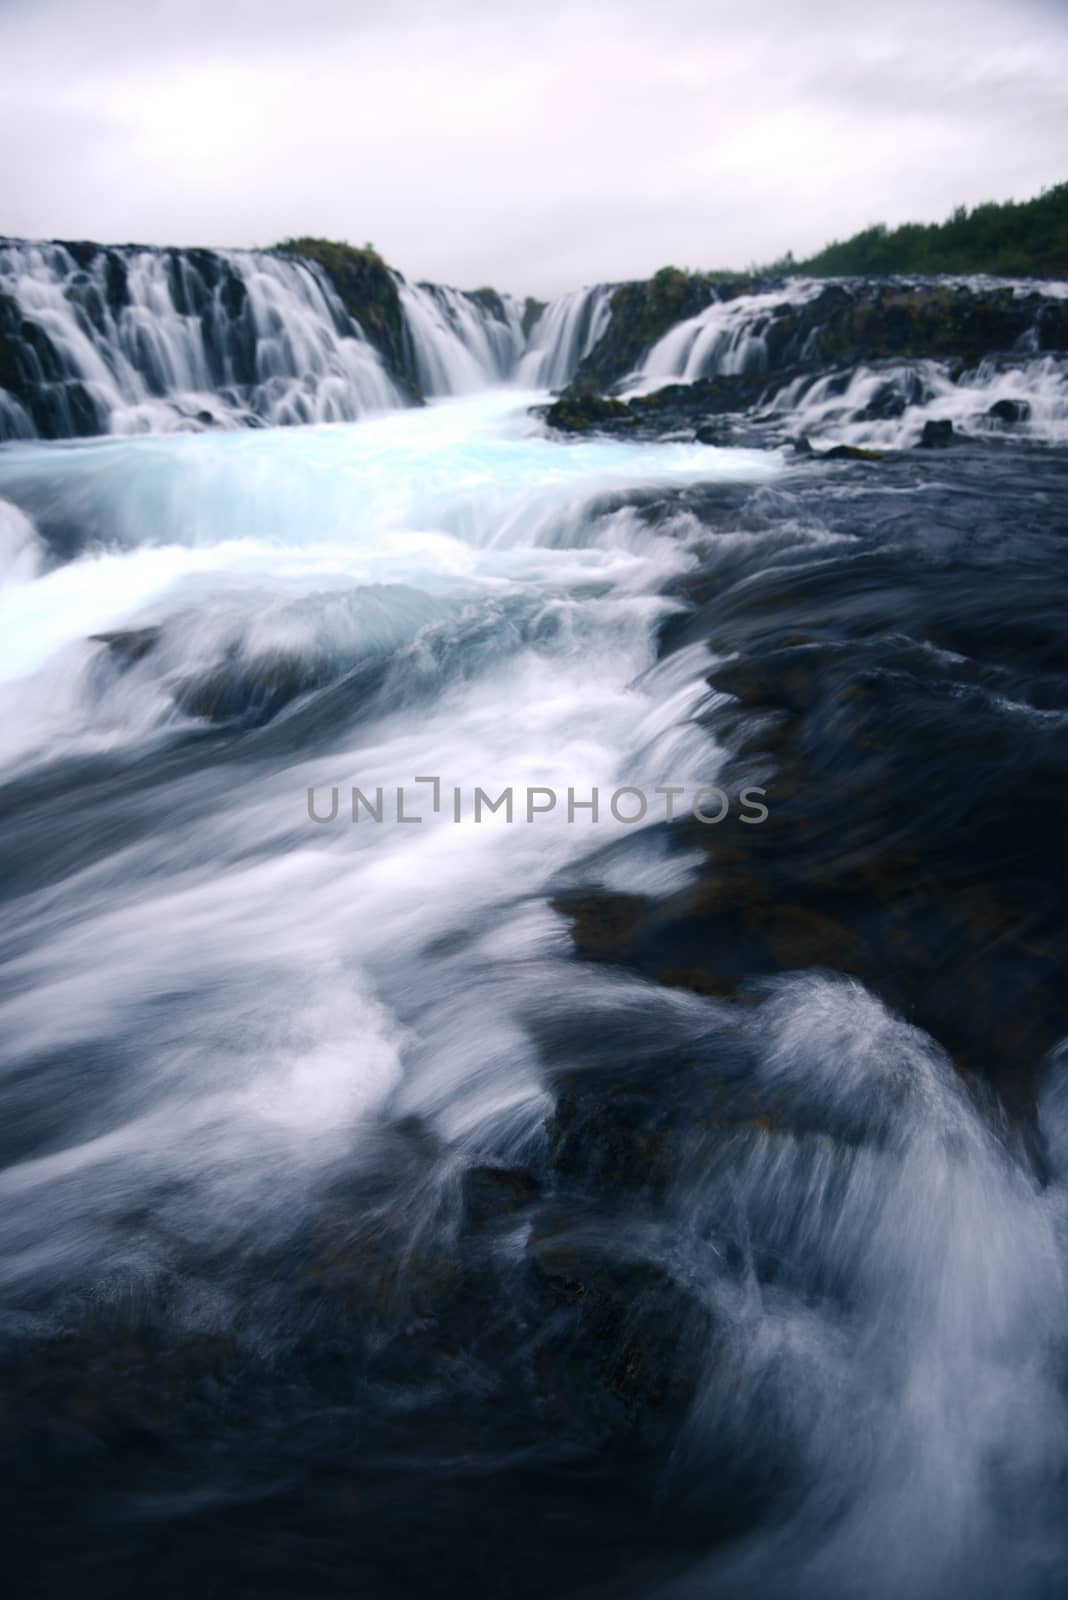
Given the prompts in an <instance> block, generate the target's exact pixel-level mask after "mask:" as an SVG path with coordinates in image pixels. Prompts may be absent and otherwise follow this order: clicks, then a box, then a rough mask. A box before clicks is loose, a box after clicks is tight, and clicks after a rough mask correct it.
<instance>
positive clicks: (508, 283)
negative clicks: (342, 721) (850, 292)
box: [0, 0, 1068, 294]
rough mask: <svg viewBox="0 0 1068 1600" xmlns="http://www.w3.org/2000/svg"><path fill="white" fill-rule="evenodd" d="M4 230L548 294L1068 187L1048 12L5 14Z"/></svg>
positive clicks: (588, 6) (1008, 7)
mask: <svg viewBox="0 0 1068 1600" xmlns="http://www.w3.org/2000/svg"><path fill="white" fill-rule="evenodd" d="M0 62H2V63H3V66H2V68H0V72H2V77H0V139H2V140H3V143H4V147H5V149H7V150H12V149H17V150H18V151H19V161H18V162H17V164H11V163H8V164H6V166H5V174H4V180H3V190H2V191H0V200H2V205H0V230H3V231H7V232H11V233H22V234H28V235H59V236H67V237H69V236H72V235H79V236H96V237H104V238H115V239H130V238H138V239H144V240H146V241H148V242H158V243H173V242H177V243H214V244H235V245H241V244H265V243H270V242H272V241H273V240H275V239H277V238H279V237H282V236H284V235H286V234H290V233H295V232H313V233H321V234H327V235H331V236H335V237H344V238H350V239H353V240H355V241H363V240H365V239H367V238H371V239H373V240H374V241H375V242H376V244H378V246H379V248H381V249H382V250H383V252H384V253H385V254H386V255H387V256H388V257H389V259H390V260H392V261H393V262H394V263H395V264H396V265H398V266H399V267H401V268H402V270H404V271H406V272H408V273H410V274H411V275H413V276H420V277H432V278H436V279H439V280H443V281H452V282H460V283H467V284H471V283H475V282H496V283H498V284H499V285H500V286H501V287H506V288H512V289H514V290H515V291H517V292H528V291H529V292H533V293H540V294H548V293H554V292H557V291H559V290H561V289H563V288H567V287H570V286H572V285H574V284H577V283H580V282H590V281H594V280H597V279H603V278H618V277H625V276H631V275H637V274H644V273H647V272H650V271H652V270H654V269H655V268H656V267H657V266H658V265H661V264H663V263H664V262H665V261H667V260H675V261H678V262H680V263H681V264H684V265H692V266H698V265H705V266H720V265H732V264H737V265H745V264H747V263H748V262H750V261H752V260H759V259H762V258H768V257H770V256H773V255H777V254H779V253H780V252H781V251H782V250H784V249H786V248H787V247H792V248H793V249H794V250H795V251H804V250H808V249H812V248H815V247H818V246H819V245H820V244H821V243H823V242H824V241H825V240H826V239H827V238H829V237H830V236H832V235H837V236H842V235H844V234H846V233H848V232H850V231H852V230H853V229H855V228H857V227H862V226H864V225H865V224H866V223H868V222H871V221H873V220H876V219H879V218H883V219H885V220H887V221H890V222H894V221H900V220H903V219H904V218H906V217H910V216H917V217H936V216H940V215H942V214H944V212H945V211H946V210H947V209H948V207H949V206H950V205H953V204H956V203H957V202H961V201H963V202H967V203H974V202H975V201H977V200H980V199H986V198H991V197H999V196H1001V197H1003V196H1006V195H1008V194H1011V193H1015V194H1017V195H1023V194H1027V193H1032V192H1034V191H1036V190H1037V189H1038V188H1039V187H1040V186H1042V185H1043V184H1047V183H1052V182H1056V181H1059V180H1060V179H1061V178H1063V177H1065V176H1068V173H1066V171H1065V156H1066V153H1068V151H1066V141H1065V133H1066V126H1065V112H1064V96H1063V87H1062V86H1063V83H1064V82H1065V81H1068V15H1066V12H1065V9H1064V8H1063V7H1061V6H1059V5H1057V4H1048V3H1046V0H1025V3H1023V4H1021V3H1020V0H999V3H996V0H944V3H943V4H942V5H941V6H938V7H932V6H930V5H929V4H926V3H924V4H920V3H919V0H896V3H894V0H888V3H887V4H885V5H883V6H882V7H881V8H880V9H879V10H878V11H877V12H874V13H870V12H861V11H859V10H858V8H857V7H856V5H855V4H848V5H847V4H845V3H844V0H814V3H812V4H810V5H808V6H807V7H799V6H798V5H796V3H794V0H791V3H789V4H788V3H786V0H765V3H764V4H755V5H753V6H750V7H749V8H745V7H740V6H738V5H737V3H736V0H730V3H708V0H663V3H662V4H661V5H660V6H659V7H657V8H656V9H655V10H654V9H653V8H651V7H649V6H647V5H646V4H644V3H641V4H639V3H637V0H616V3H613V4H607V3H602V0H585V3H583V0H577V3H575V4H571V5H565V4H562V3H561V0H543V3H540V4H536V5H532V4H530V3H529V0H523V3H519V0H498V3H496V4H494V5H486V4H485V3H483V0H478V3H475V0H437V3H433V4H431V3H429V0H394V3H393V4H391V5H388V6H385V5H381V4H375V5H367V4H360V3H356V4H352V3H342V0H301V3H298V4H293V3H292V0H284V3H283V0H258V3H256V4H252V3H247V0H230V3H223V0H215V3H212V4H209V3H206V0H187V3H185V4H182V5H178V4H172V3H157V4H154V5H153V4H146V3H144V0H142V3H140V4H138V3H137V0H129V3H122V0H33V3H29V0H15V3H12V0H8V3H6V4H4V3H0Z"/></svg>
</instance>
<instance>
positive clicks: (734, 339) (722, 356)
mask: <svg viewBox="0 0 1068 1600" xmlns="http://www.w3.org/2000/svg"><path fill="white" fill-rule="evenodd" d="M821 288H822V285H821V284H818V283H814V282H808V283H802V282H799V281H797V280H793V281H791V283H789V284H788V285H786V286H785V287H783V288H782V289H775V290H771V291H769V292H767V293H764V294H744V295H738V296H737V297H736V298H735V299H732V300H714V301H713V302H712V304H711V305H710V306H707V307H706V309H705V310H704V311H701V312H699V313H698V315H697V316H696V317H690V318H688V319H687V321H685V322H679V323H676V324H675V326H674V327H673V328H670V329H669V330H668V332H667V333H665V334H664V336H663V338H661V339H659V340H658V341H657V342H656V344H654V345H653V347H652V349H651V350H650V351H649V352H648V354H647V355H646V357H645V359H644V361H643V362H642V367H641V371H640V372H639V373H637V374H635V376H634V377H633V378H632V379H631V380H630V381H629V382H628V384H627V389H628V392H630V393H632V394H640V393H643V392H646V391H648V390H650V389H657V388H659V387H660V386H661V385H662V384H665V383H692V382H693V381H694V380H695V379H696V378H707V377H712V376H714V375H716V374H718V373H747V372H764V371H766V370H767V365H768V353H767V345H766V343H765V340H764V333H765V330H766V328H767V325H768V323H769V322H770V320H771V317H772V314H773V313H774V312H775V311H777V310H781V309H782V308H783V307H784V306H797V305H803V304H804V303H805V302H806V301H807V300H811V299H814V298H815V296H816V294H818V293H819V291H820V289H821Z"/></svg>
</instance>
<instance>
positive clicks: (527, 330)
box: [521, 294, 546, 339]
mask: <svg viewBox="0 0 1068 1600" xmlns="http://www.w3.org/2000/svg"><path fill="white" fill-rule="evenodd" d="M545 306H546V302H545V301H544V300H535V298H534V296H533V295H529V294H528V295H527V297H526V299H525V300H524V301H523V316H522V319H521V326H522V329H523V337H524V339H529V338H530V335H531V334H532V333H533V331H534V325H535V323H537V321H538V320H539V318H540V317H541V314H542V312H543V311H544V310H545Z"/></svg>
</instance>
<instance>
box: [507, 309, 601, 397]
mask: <svg viewBox="0 0 1068 1600" xmlns="http://www.w3.org/2000/svg"><path fill="white" fill-rule="evenodd" d="M611 316H612V287H611V285H609V284H603V283H602V284H596V285H595V286H594V287H593V288H592V289H576V290H575V291H574V292H573V293H571V294H565V295H561V296H560V298H559V299H557V300H552V301H550V302H549V304H548V305H547V306H546V307H545V310H544V311H543V312H542V314H541V316H540V317H539V318H538V320H537V322H536V323H535V324H534V327H533V328H532V329H531V333H530V340H529V348H528V349H527V351H526V353H525V355H524V356H523V359H522V360H521V361H520V363H519V371H518V379H519V382H520V383H524V384H526V385H528V386H529V387H530V388H532V389H561V388H563V386H564V385H565V384H567V383H570V382H571V379H572V378H573V377H574V376H575V369H576V368H577V367H578V364H579V362H580V361H581V360H582V358H583V357H584V356H587V355H589V353H590V351H591V350H592V349H593V347H594V345H595V344H596V343H597V342H598V340H599V339H601V338H603V336H604V334H605V331H606V330H607V328H608V324H609V321H610V320H611Z"/></svg>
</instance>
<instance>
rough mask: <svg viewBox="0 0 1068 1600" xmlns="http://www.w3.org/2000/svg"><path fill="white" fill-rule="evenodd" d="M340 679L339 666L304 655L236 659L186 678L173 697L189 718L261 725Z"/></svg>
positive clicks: (180, 709) (179, 708)
mask: <svg viewBox="0 0 1068 1600" xmlns="http://www.w3.org/2000/svg"><path fill="white" fill-rule="evenodd" d="M338 675H339V669H338V668H337V667H333V666H331V665H330V664H329V663H327V662H325V661H317V660H309V659H307V658H304V657H301V656H287V655H277V656H273V657H271V658H270V659H267V660H258V661H255V662H246V661H243V660H241V659H240V658H238V657H234V658H233V659H231V660H227V661H225V662H223V663H222V665H220V666H218V667H215V668H213V669H212V670H211V671H209V672H206V673H205V674H204V675H203V676H201V677H193V678H189V679H187V680H186V681H185V682H184V683H183V684H182V685H181V686H180V687H179V688H178V689H177V691H176V693H175V705H176V706H177V708H178V710H179V711H181V712H183V713H184V714H185V715H186V716H190V717H200V718H203V719H204V720H205V721H206V722H214V723H225V722H233V721H240V722H242V723H244V724H246V725H251V726H259V725H261V724H263V723H265V722H269V721H270V720H271V718H272V717H275V716H277V715H278V713H279V712H280V711H282V710H284V709H285V707H286V706H288V705H289V704H290V702H291V701H293V700H296V699H297V698H298V697H299V696H300V695H303V694H309V693H311V692H312V690H315V689H319V688H322V687H323V685H324V684H326V683H329V682H331V681H332V680H333V679H334V678H336V677H337V676H338Z"/></svg>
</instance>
